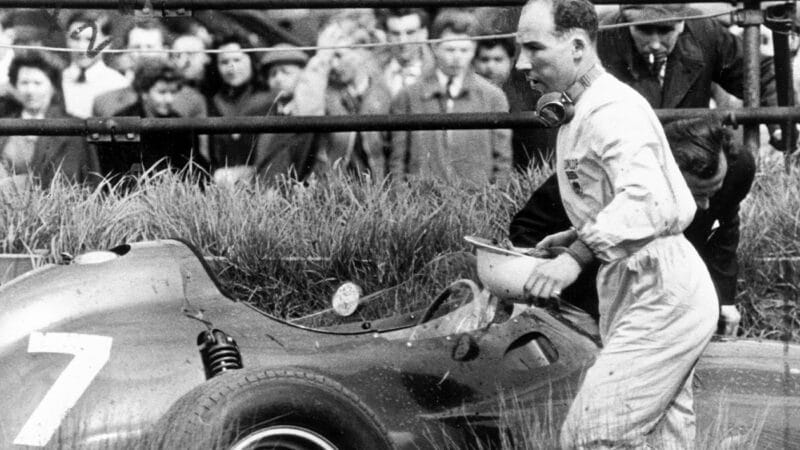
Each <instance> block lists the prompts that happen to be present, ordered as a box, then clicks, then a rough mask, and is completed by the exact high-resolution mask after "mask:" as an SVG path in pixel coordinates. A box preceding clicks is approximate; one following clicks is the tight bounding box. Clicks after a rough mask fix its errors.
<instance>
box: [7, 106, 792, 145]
mask: <svg viewBox="0 0 800 450" xmlns="http://www.w3.org/2000/svg"><path fill="white" fill-rule="evenodd" d="M655 112H656V115H657V116H658V118H659V119H660V120H662V121H671V120H676V119H688V118H692V117H709V116H712V117H716V118H718V119H719V120H721V121H723V122H724V123H726V124H729V125H734V126H738V125H744V126H752V125H757V124H759V123H778V124H779V123H785V122H786V121H787V120H789V121H800V107H763V108H743V109H712V110H708V109H701V108H693V109H689V108H684V109H657V110H656V111H655ZM544 127H545V124H544V123H543V122H542V121H541V119H540V118H539V116H537V115H536V113H533V112H521V113H451V114H407V115H371V116H265V117H208V118H174V119H173V118H168V119H161V118H141V117H111V118H98V117H93V118H89V119H40V120H33V119H0V136H2V135H55V136H67V135H71V136H89V137H92V135H108V134H114V135H121V134H125V133H148V132H164V131H183V132H186V131H191V132H195V133H198V134H219V133H234V132H239V133H312V132H333V131H354V130H357V131H394V130H439V129H448V130H456V129H484V128H544ZM97 138H99V136H96V137H95V139H97Z"/></svg>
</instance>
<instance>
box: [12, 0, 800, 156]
mask: <svg viewBox="0 0 800 450" xmlns="http://www.w3.org/2000/svg"><path fill="white" fill-rule="evenodd" d="M524 3H525V0H56V1H53V0H0V8H45V9H52V8H53V7H56V8H57V9H58V8H90V9H118V10H120V11H122V12H124V13H130V14H137V15H161V16H174V15H187V14H191V11H193V10H200V9H228V10H232V9H290V8H313V9H332V8H389V7H412V6H413V7H418V6H419V7H477V6H492V7H509V6H520V5H522V4H524ZM593 3H595V4H597V5H614V4H619V3H620V1H619V0H594V1H593ZM625 3H627V4H647V3H653V1H652V0H644V1H643V0H628V1H626V2H625ZM658 3H686V1H684V0H659V1H658ZM695 3H698V2H695ZM699 3H715V1H714V0H700V2H699ZM778 6H779V7H777V8H776V7H770V8H767V9H766V13H765V11H762V10H761V2H760V1H759V0H747V1H745V2H744V7H743V8H742V9H740V10H738V11H737V12H735V13H733V14H732V17H733V19H734V21H735V23H737V24H738V25H740V26H742V27H743V28H744V36H743V42H744V68H745V80H744V95H743V100H744V107H745V109H743V110H736V111H720V112H714V114H718V115H720V117H722V118H723V119H726V120H727V121H728V122H729V123H731V122H732V123H734V124H738V123H741V124H744V129H745V132H744V144H745V148H747V149H748V150H749V151H751V152H753V153H755V152H756V150H757V149H758V146H759V133H758V123H759V122H762V123H780V124H781V125H782V128H783V131H784V133H793V132H794V123H795V122H796V121H797V120H798V110H797V109H796V108H791V107H790V106H792V105H793V103H794V102H793V99H794V95H793V90H792V83H791V82H790V81H791V79H792V74H791V65H790V63H789V57H790V56H789V53H788V44H787V43H788V36H787V31H788V30H789V29H791V20H788V18H789V15H790V12H791V15H793V14H794V8H793V4H788V3H787V4H786V5H778ZM762 24H765V25H767V26H769V27H770V28H772V29H773V30H775V31H778V32H777V33H774V34H775V39H774V41H775V43H776V44H775V46H776V54H775V65H776V69H778V68H780V69H781V70H780V75H778V76H777V83H776V84H777V85H778V86H777V87H778V101H779V105H780V106H787V107H788V108H784V109H775V108H758V106H759V102H760V88H759V73H760V67H759V66H760V64H759V58H760V57H759V39H760V31H759V27H760V26H761V25H762ZM787 27H788V28H787ZM776 71H777V70H776ZM658 114H659V117H660V118H662V119H666V118H670V117H675V116H682V117H691V116H696V115H706V114H709V111H708V110H705V109H702V110H684V111H683V112H678V111H659V112H658ZM449 116H450V117H447V116H444V117H442V116H437V117H431V116H421V115H420V116H417V115H410V116H408V117H403V118H400V117H398V116H392V117H391V118H390V117H386V116H357V117H336V118H333V117H313V118H308V117H286V118H272V117H264V118H245V117H237V118H207V119H138V118H114V119H108V118H99V119H97V118H95V119H89V120H85V121H84V120H77V119H75V120H73V119H43V120H42V121H38V122H39V123H37V124H36V125H35V126H34V125H32V124H23V123H22V122H23V121H21V120H18V119H2V120H0V135H7V134H16V133H23V132H24V133H26V134H78V135H82V134H87V135H92V134H98V133H109V132H113V133H127V132H130V133H136V132H146V131H149V130H155V129H168V128H170V129H175V128H178V129H192V130H195V131H197V132H199V133H215V132H233V131H264V132H280V131H286V132H290V131H333V130H337V131H345V130H353V131H359V130H367V129H387V130H389V129H441V128H506V127H515V126H532V127H535V126H541V124H540V123H539V122H538V121H537V120H535V117H534V116H532V115H531V114H477V115H449ZM401 125H402V126H401ZM404 127H406V128H404ZM785 135H786V134H785ZM785 141H787V143H789V142H792V139H786V140H785ZM787 145H788V144H787ZM787 150H789V149H788V148H787Z"/></svg>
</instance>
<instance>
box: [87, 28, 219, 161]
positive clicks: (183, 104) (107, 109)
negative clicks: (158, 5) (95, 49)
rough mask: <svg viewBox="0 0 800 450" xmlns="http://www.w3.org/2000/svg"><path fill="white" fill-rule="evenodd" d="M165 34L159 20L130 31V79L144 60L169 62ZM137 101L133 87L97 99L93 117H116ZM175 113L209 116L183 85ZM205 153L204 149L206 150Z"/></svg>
mask: <svg viewBox="0 0 800 450" xmlns="http://www.w3.org/2000/svg"><path fill="white" fill-rule="evenodd" d="M165 33H166V31H165V29H164V27H163V26H162V25H161V23H160V22H158V21H156V20H146V21H137V22H136V23H135V24H134V26H133V28H131V29H130V30H129V31H128V34H127V35H126V39H125V48H127V49H128V50H133V52H131V53H125V54H124V55H123V56H125V58H123V64H122V68H124V71H125V72H126V74H127V75H126V76H127V77H128V79H129V80H130V79H132V78H133V74H134V68H135V67H136V66H138V64H139V62H140V61H141V60H143V59H162V60H166V59H167V54H166V53H164V52H163V51H162V50H164V49H165V48H166V34H165ZM137 101H138V95H137V93H136V91H135V90H134V89H133V87H132V86H128V87H125V88H122V89H117V90H115V91H111V92H107V93H105V94H102V95H99V96H97V98H95V101H94V104H93V105H92V115H93V116H95V117H109V116H114V115H117V113H118V112H119V110H120V109H123V108H127V107H129V106H131V105H133V104H134V103H136V102H137ZM174 108H175V111H176V112H177V113H178V114H179V115H180V116H181V117H207V116H208V108H207V106H206V101H205V99H204V98H203V96H202V95H201V94H200V93H199V92H197V91H196V90H195V89H192V88H191V87H189V86H182V88H181V90H180V92H178V96H177V97H176V98H175V104H174ZM204 151H205V150H204Z"/></svg>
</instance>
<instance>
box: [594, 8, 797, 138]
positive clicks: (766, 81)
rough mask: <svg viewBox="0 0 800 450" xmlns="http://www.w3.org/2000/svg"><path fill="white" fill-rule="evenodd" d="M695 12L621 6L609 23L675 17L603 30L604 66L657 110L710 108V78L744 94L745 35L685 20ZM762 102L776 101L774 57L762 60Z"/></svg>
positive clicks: (714, 24) (706, 21) (600, 39)
mask: <svg viewBox="0 0 800 450" xmlns="http://www.w3.org/2000/svg"><path fill="white" fill-rule="evenodd" d="M691 14H692V10H691V9H690V8H689V6H688V5H685V4H663V5H658V4H651V5H621V6H620V9H619V12H618V13H616V14H611V15H609V16H608V17H607V19H606V21H605V23H609V24H623V23H629V22H635V21H646V20H657V19H669V18H674V19H676V20H675V21H671V22H662V23H658V24H651V25H632V26H630V27H625V28H616V29H612V30H606V31H603V32H601V33H600V34H599V36H598V42H597V49H598V53H599V54H600V58H601V60H602V61H603V66H604V67H606V69H607V70H608V71H609V73H611V74H612V75H614V76H615V77H617V78H618V79H619V80H621V81H622V82H624V83H626V84H628V85H630V86H631V87H633V88H634V89H635V90H636V91H637V92H639V93H640V94H642V96H644V97H645V99H647V101H648V102H649V103H650V105H651V106H652V107H653V108H708V107H709V102H710V100H711V95H712V89H711V85H712V82H715V83H717V84H718V85H719V86H720V87H722V88H723V89H724V90H725V91H727V92H728V93H730V94H732V95H734V96H736V97H738V98H742V95H743V90H744V61H743V54H744V53H743V46H742V41H741V39H740V38H738V37H736V36H734V35H733V34H731V33H730V32H729V31H728V30H727V29H726V28H725V27H724V26H723V25H722V23H721V22H719V21H718V20H715V19H692V20H682V18H684V17H687V16H689V15H691ZM651 61H652V62H651ZM761 104H762V105H763V106H775V105H777V97H776V91H775V72H774V68H773V65H772V58H762V60H761ZM771 130H773V131H776V130H777V126H772V127H771ZM774 145H775V146H776V147H777V146H778V145H780V144H779V142H777V140H776V141H775V142H774ZM777 148H781V147H777Z"/></svg>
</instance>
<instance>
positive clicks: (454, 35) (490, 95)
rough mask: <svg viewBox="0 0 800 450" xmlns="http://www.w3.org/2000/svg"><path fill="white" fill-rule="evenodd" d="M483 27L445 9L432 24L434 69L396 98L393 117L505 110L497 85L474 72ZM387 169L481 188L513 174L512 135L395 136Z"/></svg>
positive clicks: (405, 133) (459, 12) (463, 13)
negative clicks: (477, 39) (396, 115)
mask: <svg viewBox="0 0 800 450" xmlns="http://www.w3.org/2000/svg"><path fill="white" fill-rule="evenodd" d="M479 28H480V26H479V24H478V21H477V19H476V18H475V16H474V15H473V14H472V13H469V12H466V11H462V10H455V9H445V10H442V11H441V12H439V14H438V15H437V16H436V19H434V21H433V25H432V26H431V37H432V38H434V39H445V41H443V42H439V43H437V44H434V46H433V53H434V56H435V59H436V67H435V68H434V69H433V70H431V71H429V72H427V73H425V74H424V75H423V76H422V78H420V80H419V81H418V82H417V83H416V84H413V85H411V86H410V87H408V88H406V89H403V90H401V91H400V93H399V94H397V96H396V97H395V98H394V99H393V100H392V109H391V113H392V114H436V113H474V112H507V111H508V101H507V100H506V96H505V94H503V91H502V90H500V88H498V87H497V86H495V85H493V84H492V83H491V82H489V81H487V80H485V79H484V78H483V77H481V76H479V75H477V74H476V73H475V72H474V71H473V70H472V59H473V57H474V56H475V47H476V44H475V41H474V40H472V39H471V38H472V37H474V36H478V35H480V30H479ZM391 139H392V149H391V156H390V161H389V168H390V171H391V173H392V175H393V176H395V177H396V178H403V177H406V176H410V177H430V178H435V179H439V180H443V181H445V182H447V183H462V182H463V183H466V184H469V185H472V186H482V185H485V184H487V183H490V182H495V181H500V180H503V179H505V178H506V177H507V176H508V174H509V172H510V171H511V131H510V130H506V129H493V130H422V131H397V132H392V136H391Z"/></svg>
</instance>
